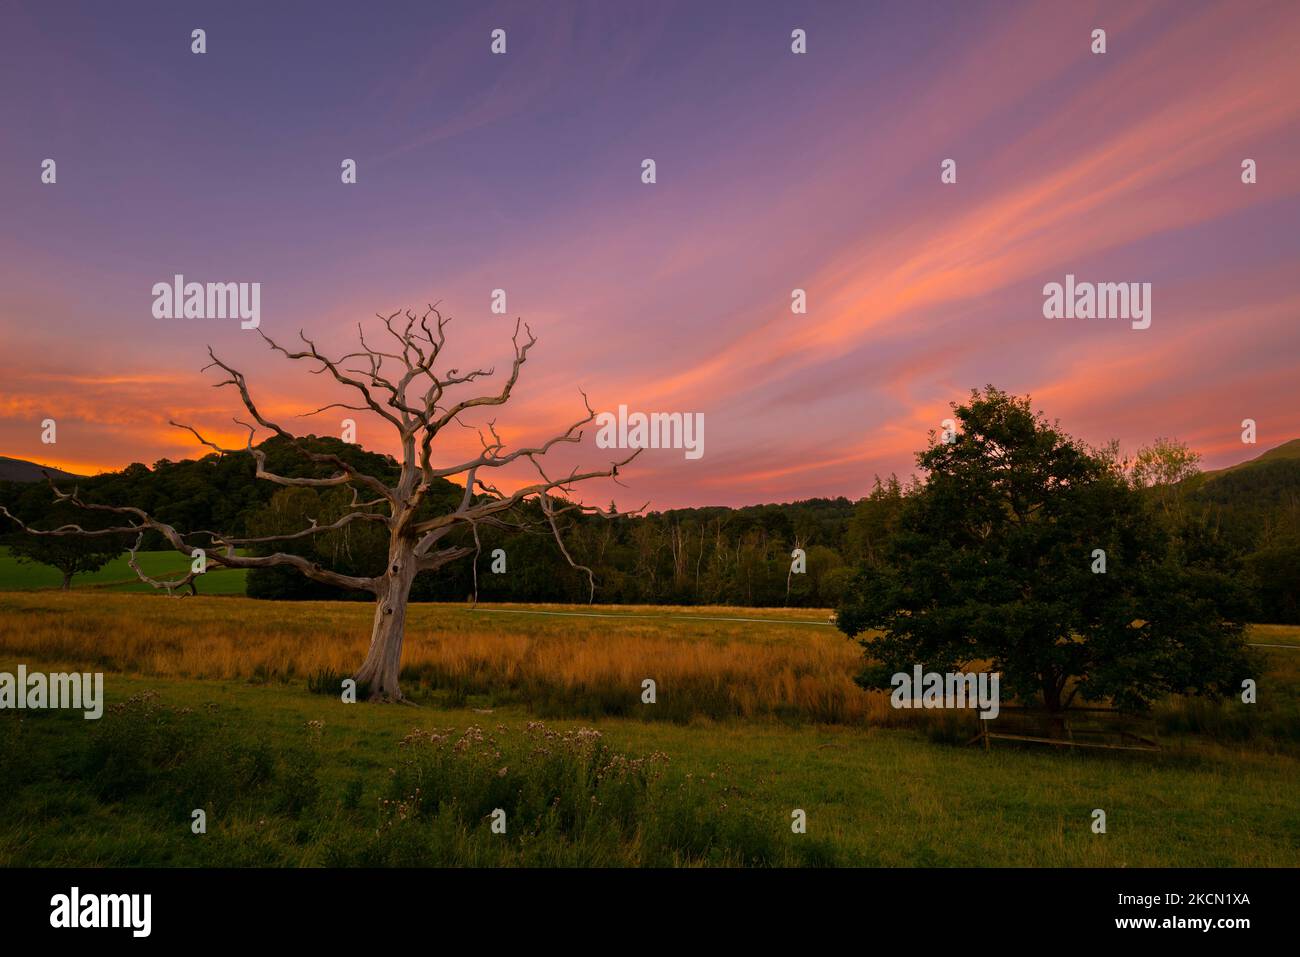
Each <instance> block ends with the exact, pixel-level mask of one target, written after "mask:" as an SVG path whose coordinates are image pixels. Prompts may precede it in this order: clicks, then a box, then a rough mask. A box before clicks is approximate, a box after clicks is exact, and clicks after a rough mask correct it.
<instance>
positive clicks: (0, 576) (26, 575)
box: [0, 548, 248, 595]
mask: <svg viewBox="0 0 1300 957" xmlns="http://www.w3.org/2000/svg"><path fill="white" fill-rule="evenodd" d="M138 561H139V563H140V567H141V568H143V569H144V573H145V574H146V575H148V576H149V577H150V578H156V579H159V580H162V579H176V578H180V577H181V576H182V575H184V574H185V572H187V571H188V570H189V562H187V561H186V560H185V556H183V555H181V554H179V553H178V552H145V551H142V552H140V553H139V558H138ZM247 577H248V572H247V571H246V570H245V569H242V568H239V569H232V568H220V567H217V566H213V568H212V569H211V570H210V571H209V573H208V574H207V575H206V576H205V577H204V579H203V585H202V588H203V593H204V594H207V595H242V594H244V579H246V578H247ZM62 581H63V575H62V574H61V573H60V572H59V571H58V570H57V569H55V568H51V567H50V566H49V565H41V564H37V563H35V562H20V561H18V559H16V558H14V556H13V555H12V554H11V553H10V551H9V549H7V548H0V588H4V589H9V590H21V591H29V590H40V589H46V588H58V587H59V585H60V583H61V582H62ZM72 588H74V589H82V588H94V589H101V590H106V591H115V592H153V591H155V589H154V587H153V586H152V585H148V584H146V583H145V582H142V581H141V580H140V576H138V575H137V574H136V573H135V571H134V570H133V569H132V568H131V566H130V565H128V564H127V555H126V554H125V553H123V554H122V555H120V556H118V557H117V558H115V559H113V560H112V561H111V562H109V563H108V564H106V565H105V566H104V567H103V568H101V569H99V570H98V571H94V572H81V573H79V574H77V575H74V576H73V579H72Z"/></svg>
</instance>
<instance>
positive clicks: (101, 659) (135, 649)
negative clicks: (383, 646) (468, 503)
mask: <svg viewBox="0 0 1300 957" xmlns="http://www.w3.org/2000/svg"><path fill="white" fill-rule="evenodd" d="M499 607H501V606H480V610H477V611H476V610H471V609H470V608H469V607H468V606H466V605H450V604H439V605H431V604H420V605H412V606H411V608H410V611H409V614H408V626H407V635H406V645H405V652H404V659H403V661H404V669H403V680H404V682H406V684H407V686H408V688H410V687H411V686H414V685H418V686H422V687H426V688H434V689H450V690H451V691H453V692H454V693H455V694H457V695H459V696H461V697H462V699H463V696H465V695H470V694H476V695H477V694H482V695H488V696H491V697H493V698H494V699H496V700H524V701H526V702H528V703H530V704H532V705H535V706H537V707H538V708H539V709H540V710H542V711H544V712H545V711H551V712H552V713H560V712H561V711H564V712H568V713H573V712H574V711H575V710H576V711H577V712H587V713H604V714H629V715H636V714H638V712H640V711H641V709H643V708H646V707H647V706H645V705H643V704H642V703H641V690H642V681H643V680H644V679H646V678H651V679H653V680H654V681H655V682H656V691H657V699H658V700H657V702H656V705H655V706H654V707H655V708H656V712H655V713H654V714H653V715H650V714H646V715H645V716H656V717H672V718H678V719H685V718H689V717H692V716H695V715H705V716H709V717H715V718H716V717H726V716H739V717H754V716H758V715H784V716H790V717H799V718H802V719H805V720H815V721H828V722H850V723H852V722H861V721H864V720H869V721H871V722H872V723H873V724H874V723H879V724H896V723H900V721H899V719H900V718H901V717H904V716H901V715H899V714H898V713H897V712H895V711H894V710H893V709H891V708H889V706H888V701H887V699H886V698H885V696H884V695H881V694H869V693H867V692H864V691H863V690H862V689H861V688H859V687H857V686H856V685H855V684H854V683H853V675H854V674H856V673H857V672H858V671H859V670H860V668H861V651H860V649H859V647H858V646H857V645H856V644H855V643H853V642H851V641H849V640H847V639H846V638H845V637H844V635H843V634H841V633H840V632H839V631H837V630H836V629H834V628H832V627H826V626H824V625H820V624H817V625H814V624H807V622H819V623H824V622H825V621H826V620H827V613H826V612H810V611H807V610H803V609H800V610H787V609H762V610H746V609H735V608H681V609H665V608H647V607H620V608H616V609H604V608H590V607H587V606H577V607H569V606H555V605H536V606H509V607H511V608H513V609H516V610H521V609H522V610H532V611H551V612H554V611H570V612H581V613H583V614H584V615H586V614H600V615H618V616H620V618H619V619H614V618H607V617H599V618H597V617H561V616H553V615H535V614H527V615H521V614H502V613H499V612H497V611H496V609H497V608H499ZM638 615H641V616H653V617H634V616H638ZM710 616H717V617H730V618H763V619H770V620H772V621H773V622H775V623H767V622H763V623H755V622H735V621H733V622H717V621H701V620H698V619H700V618H706V617H710ZM370 618H371V606H370V605H368V604H360V603H357V604H352V603H342V602H260V601H253V600H250V599H243V598H225V597H223V598H203V597H200V598H186V599H183V600H175V599H172V600H169V599H166V598H163V597H161V596H152V595H143V596H141V595H108V594H96V595H85V594H77V593H72V594H54V593H50V592H42V593H6V594H3V595H0V656H3V657H4V658H6V659H12V660H13V661H15V662H16V661H23V660H30V661H40V662H43V663H61V664H65V665H66V666H68V667H76V668H81V669H85V668H91V667H93V668H97V669H101V670H108V671H115V672H123V673H133V674H139V675H149V676H162V677H178V678H199V679H256V680H267V681H276V680H281V681H292V680H297V679H301V678H304V677H306V676H309V675H312V674H318V673H332V674H336V675H340V676H342V675H347V674H349V673H351V672H352V671H353V670H354V669H355V668H356V667H357V665H358V664H359V663H360V662H361V660H362V658H363V657H364V655H365V651H366V645H367V643H368V641H369V630H370ZM786 622H788V623H786ZM799 622H804V623H803V624H799ZM643 713H644V712H643Z"/></svg>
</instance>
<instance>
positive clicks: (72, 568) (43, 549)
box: [8, 517, 126, 591]
mask: <svg viewBox="0 0 1300 957" xmlns="http://www.w3.org/2000/svg"><path fill="white" fill-rule="evenodd" d="M44 524H45V525H48V526H49V527H51V528H54V527H56V526H57V524H58V522H57V517H56V518H55V520H53V521H51V520H47V521H46V522H45V523H44ZM8 545H9V552H10V554H12V555H13V556H14V558H16V559H17V560H18V561H19V562H22V563H23V564H38V565H49V566H50V567H52V568H57V569H58V570H59V572H60V573H61V574H62V575H63V584H62V586H61V587H62V589H63V590H64V591H67V590H68V589H70V588H71V587H72V578H73V576H74V575H79V574H82V573H84V572H97V571H99V570H100V569H101V568H103V567H104V566H105V565H107V564H108V563H109V562H111V561H112V560H113V559H115V558H117V557H118V556H119V555H121V554H122V552H124V551H125V550H126V545H125V543H124V541H123V539H121V538H119V537H111V538H85V537H81V536H48V537H45V536H33V535H10V536H8Z"/></svg>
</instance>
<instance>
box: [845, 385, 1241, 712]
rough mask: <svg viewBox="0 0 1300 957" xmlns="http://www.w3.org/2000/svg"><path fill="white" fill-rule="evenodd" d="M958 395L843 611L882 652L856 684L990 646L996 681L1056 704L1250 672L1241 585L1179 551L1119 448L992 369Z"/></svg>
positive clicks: (984, 652)
mask: <svg viewBox="0 0 1300 957" xmlns="http://www.w3.org/2000/svg"><path fill="white" fill-rule="evenodd" d="M953 411H954V417H955V419H956V420H957V422H958V423H959V428H958V434H957V435H956V437H955V440H954V441H951V442H944V441H943V440H942V438H937V437H936V436H935V434H934V433H931V437H930V444H929V447H928V448H926V449H925V450H924V451H922V452H920V453H918V456H917V462H918V465H919V466H920V468H921V470H922V471H923V472H924V473H925V476H926V480H925V482H924V484H923V485H921V486H920V487H919V488H917V489H915V490H914V491H913V492H912V493H911V494H909V495H908V496H906V500H905V503H904V506H903V508H902V510H901V512H900V515H899V520H898V528H897V529H896V531H895V532H894V534H893V535H891V536H890V539H889V543H888V547H887V548H886V552H885V555H884V561H883V562H881V563H880V564H878V565H877V566H875V567H869V568H866V569H864V570H863V571H862V572H861V573H860V574H859V575H858V577H857V578H856V579H855V580H854V582H853V584H852V586H851V587H850V589H849V594H848V595H847V597H846V599H845V601H844V603H843V604H842V605H841V606H840V609H839V612H838V615H837V622H838V624H839V626H840V628H841V629H842V630H843V631H844V632H845V633H846V634H848V635H849V636H850V637H859V640H860V641H861V642H862V644H863V645H864V647H865V648H866V651H867V654H868V655H869V656H870V657H871V658H873V659H874V660H875V661H876V662H877V665H876V666H875V667H873V668H870V669H868V670H867V671H866V672H865V673H864V675H863V676H862V678H861V679H860V681H861V682H862V683H863V684H865V685H867V686H870V687H886V686H887V685H888V680H889V676H890V675H892V674H893V673H895V672H897V671H910V670H911V668H912V666H913V665H916V664H920V665H922V666H923V667H925V668H926V669H927V670H935V671H955V670H963V669H966V668H967V667H968V666H970V665H971V664H972V663H974V662H989V663H990V667H991V668H992V669H993V670H995V671H999V672H1001V675H1002V687H1003V689H1004V693H1007V692H1009V693H1010V694H1011V695H1012V696H1014V697H1018V698H1021V699H1024V700H1029V699H1031V698H1038V699H1040V700H1041V702H1042V704H1043V705H1044V706H1045V707H1046V708H1047V709H1048V710H1050V711H1053V712H1059V711H1062V710H1064V709H1065V708H1068V707H1069V706H1070V705H1071V704H1072V703H1074V702H1075V701H1076V700H1084V701H1087V700H1107V699H1109V700H1111V701H1113V702H1114V703H1115V704H1116V705H1117V706H1120V707H1124V708H1132V709H1141V708H1143V707H1145V706H1147V705H1148V704H1149V703H1150V702H1151V701H1153V700H1155V699H1156V698H1158V697H1160V696H1162V695H1164V694H1167V693H1170V692H1180V693H1188V694H1207V695H1210V696H1219V695H1222V694H1226V693H1227V692H1228V691H1230V690H1232V689H1234V688H1236V687H1238V686H1239V682H1240V680H1241V678H1243V677H1245V676H1248V675H1249V674H1250V673H1251V671H1250V662H1249V660H1248V656H1247V653H1246V649H1245V645H1244V625H1243V621H1244V620H1245V616H1246V614H1247V613H1248V609H1249V606H1248V603H1247V599H1246V593H1245V591H1244V590H1243V589H1242V588H1241V587H1240V586H1238V585H1237V584H1236V582H1235V580H1234V577H1233V576H1232V575H1231V574H1230V569H1228V568H1226V567H1225V564H1224V563H1222V562H1216V560H1215V559H1214V556H1213V555H1212V554H1211V552H1210V550H1208V549H1201V550H1200V551H1199V552H1198V555H1199V556H1200V560H1198V561H1196V562H1195V563H1189V562H1184V561H1183V560H1181V559H1180V557H1179V556H1180V555H1185V554H1188V553H1189V552H1190V549H1188V548H1186V547H1175V543H1174V541H1173V537H1172V536H1171V535H1170V533H1169V532H1168V531H1167V530H1166V529H1165V527H1164V526H1163V525H1162V524H1161V523H1159V522H1156V521H1154V520H1153V516H1152V515H1151V513H1150V511H1149V509H1148V506H1147V504H1146V501H1145V498H1144V496H1143V495H1142V494H1141V492H1140V491H1139V490H1138V489H1137V488H1136V487H1135V486H1134V485H1132V484H1130V482H1129V481H1127V480H1126V478H1125V477H1124V475H1123V474H1122V472H1121V471H1120V470H1119V469H1118V468H1117V467H1116V465H1115V464H1114V462H1113V461H1112V460H1110V459H1108V457H1107V456H1105V455H1104V454H1098V453H1094V452H1092V451H1090V450H1088V449H1087V448H1085V447H1084V446H1083V445H1082V444H1081V443H1079V442H1078V441H1076V440H1075V439H1072V438H1071V437H1070V436H1068V435H1066V434H1065V433H1064V432H1062V431H1061V430H1060V429H1059V428H1058V427H1057V426H1056V425H1055V424H1050V423H1048V422H1047V421H1045V420H1044V419H1043V418H1042V416H1041V415H1040V414H1038V413H1036V412H1034V411H1033V410H1032V409H1031V407H1030V404H1029V399H1028V398H1027V397H1026V398H1021V397H1016V396H1011V395H1008V394H1006V393H1004V392H1001V391H999V390H998V389H995V388H993V387H992V386H989V387H988V388H987V389H986V390H985V391H984V392H982V393H981V392H978V391H975V392H972V393H971V397H970V400H969V401H968V402H966V403H965V404H963V405H955V404H954V406H953ZM1098 550H1101V551H1100V552H1099V551H1098ZM1102 552H1104V561H1105V566H1104V567H1105V571H1104V572H1100V571H1099V570H1098V569H1099V568H1100V567H1101V566H1100V565H1099V557H1100V556H1101V553H1102Z"/></svg>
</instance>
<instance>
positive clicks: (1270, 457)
mask: <svg viewBox="0 0 1300 957" xmlns="http://www.w3.org/2000/svg"><path fill="white" fill-rule="evenodd" d="M1297 460H1300V439H1292V440H1291V441H1290V442H1283V443H1282V444H1281V445H1279V446H1276V447H1274V448H1271V449H1269V450H1268V451H1267V452H1261V453H1260V454H1259V455H1257V456H1255V457H1254V458H1253V459H1247V460H1246V461H1244V462H1238V463H1237V464H1236V465H1229V466H1228V467H1227V468H1226V469H1214V470H1213V471H1209V472H1205V473H1203V475H1204V478H1205V479H1206V480H1207V481H1212V480H1214V479H1216V478H1219V477H1222V476H1224V475H1227V474H1228V473H1229V472H1239V471H1241V470H1242V469H1251V468H1259V467H1260V466H1261V465H1265V464H1271V463H1274V462H1284V461H1297Z"/></svg>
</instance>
